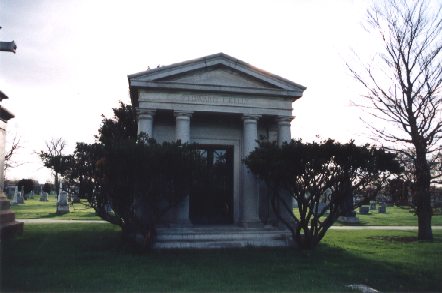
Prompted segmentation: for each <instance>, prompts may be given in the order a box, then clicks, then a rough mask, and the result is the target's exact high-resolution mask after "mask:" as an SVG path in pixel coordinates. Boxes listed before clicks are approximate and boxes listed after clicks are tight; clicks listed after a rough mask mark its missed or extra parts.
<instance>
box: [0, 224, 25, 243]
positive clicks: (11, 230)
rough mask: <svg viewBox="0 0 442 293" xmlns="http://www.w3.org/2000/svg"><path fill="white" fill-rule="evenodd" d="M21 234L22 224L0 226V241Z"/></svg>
mask: <svg viewBox="0 0 442 293" xmlns="http://www.w3.org/2000/svg"><path fill="white" fill-rule="evenodd" d="M22 233H23V222H17V221H14V222H9V223H6V224H2V225H0V239H1V240H3V239H7V238H12V237H15V236H17V235H21V234H22Z"/></svg>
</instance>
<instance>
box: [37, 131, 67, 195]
mask: <svg viewBox="0 0 442 293" xmlns="http://www.w3.org/2000/svg"><path fill="white" fill-rule="evenodd" d="M65 147H66V142H65V141H64V139H62V138H53V139H51V140H50V141H46V150H41V151H40V152H39V153H38V155H39V156H40V159H41V160H42V162H43V165H44V166H45V167H47V168H49V169H51V170H52V172H53V173H54V185H55V192H56V193H57V194H58V189H59V176H60V174H63V173H64V171H65V169H66V165H67V161H69V159H70V156H64V155H63V150H64V148H65Z"/></svg>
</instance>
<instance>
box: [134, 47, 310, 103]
mask: <svg viewBox="0 0 442 293" xmlns="http://www.w3.org/2000/svg"><path fill="white" fill-rule="evenodd" d="M128 78H129V87H130V90H131V96H132V99H134V98H135V99H136V95H137V94H136V93H137V91H138V90H137V89H143V90H145V91H146V90H161V91H167V90H173V91H177V90H186V91H198V92H230V93H241V94H249V95H266V96H283V97H289V98H292V99H297V98H299V97H301V96H302V94H303V92H304V90H305V89H306V88H305V87H304V86H302V85H300V84H297V83H294V82H292V81H290V80H287V79H285V78H282V77H280V76H277V75H274V74H271V73H269V72H266V71H264V70H261V69H258V68H256V67H254V66H252V65H250V64H248V63H246V62H244V61H241V60H238V59H236V58H233V57H231V56H229V55H226V54H224V53H219V54H214V55H209V56H206V57H202V58H198V59H194V60H190V61H185V62H181V63H176V64H172V65H168V66H162V67H158V68H155V69H148V70H146V71H143V72H139V73H136V74H132V75H129V76H128Z"/></svg>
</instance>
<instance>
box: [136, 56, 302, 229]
mask: <svg viewBox="0 0 442 293" xmlns="http://www.w3.org/2000/svg"><path fill="white" fill-rule="evenodd" d="M128 78H129V88H130V95H131V99H132V104H133V105H134V107H136V109H137V114H138V131H139V132H145V133H147V134H148V135H149V136H151V137H153V138H155V139H156V140H157V141H158V142H162V141H174V140H177V139H180V140H181V141H182V142H190V143H198V144H200V145H201V152H202V153H203V155H205V156H206V157H207V162H208V165H209V166H211V167H212V170H213V174H216V175H214V176H212V178H207V184H206V186H202V187H201V190H199V191H198V192H195V194H191V195H190V196H189V197H188V198H187V199H186V200H184V201H183V202H182V204H181V205H180V206H179V207H178V208H177V209H176V210H175V211H173V212H172V213H171V214H170V215H169V217H168V220H167V221H168V222H169V224H174V225H178V226H189V225H194V226H202V225H211V226H214V225H233V226H238V227H245V228H252V227H262V226H263V219H262V217H263V216H262V215H261V217H260V209H261V210H262V207H260V194H259V185H258V182H257V180H256V178H255V177H254V176H253V175H252V174H251V173H250V171H249V170H248V169H247V167H246V166H245V165H244V164H243V162H242V159H243V158H244V157H246V156H247V155H248V154H249V153H250V152H251V151H253V150H254V148H255V146H256V140H257V139H259V138H260V137H261V136H264V137H266V138H267V139H270V140H275V141H278V143H280V144H281V143H283V142H284V141H289V140H290V138H291V133H290V122H291V121H292V119H293V116H292V104H293V102H294V101H296V100H297V99H299V98H300V97H301V96H302V94H303V92H304V90H305V89H306V88H305V87H304V86H302V85H299V84H296V83H294V82H291V81H289V80H287V79H284V78H282V77H279V76H276V75H273V74H270V73H268V72H265V71H263V70H260V69H258V68H255V67H253V66H251V65H249V64H247V63H245V62H243V61H241V60H238V59H235V58H233V57H230V56H228V55H226V54H223V53H219V54H214V55H210V56H207V57H202V58H199V59H195V60H190V61H185V62H182V63H177V64H172V65H169V66H163V67H159V68H156V69H149V70H147V71H144V72H140V73H136V74H132V75H129V77H128ZM261 202H262V201H261ZM264 222H265V221H264Z"/></svg>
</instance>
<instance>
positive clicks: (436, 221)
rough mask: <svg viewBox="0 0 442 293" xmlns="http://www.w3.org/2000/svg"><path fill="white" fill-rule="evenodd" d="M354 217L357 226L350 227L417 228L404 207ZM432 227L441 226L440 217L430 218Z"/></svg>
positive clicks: (414, 216) (414, 219)
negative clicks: (357, 222)
mask: <svg viewBox="0 0 442 293" xmlns="http://www.w3.org/2000/svg"><path fill="white" fill-rule="evenodd" d="M294 212H295V215H299V212H298V209H297V208H294ZM356 217H358V218H359V221H360V222H359V224H351V225H352V226H355V225H356V226H358V225H362V226H417V216H416V215H415V214H414V213H410V212H409V208H408V207H407V208H405V207H387V213H385V214H380V213H378V211H377V210H373V211H370V212H369V214H368V215H361V214H359V209H358V210H356ZM431 224H432V225H433V226H440V225H442V215H434V216H433V217H432V218H431ZM334 225H336V226H343V225H346V224H343V223H340V222H336V223H335V224H334Z"/></svg>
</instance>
